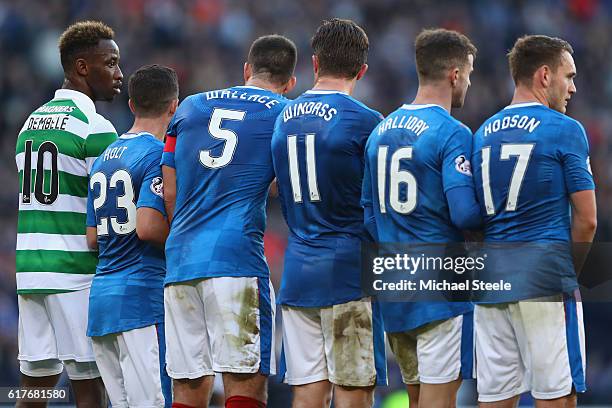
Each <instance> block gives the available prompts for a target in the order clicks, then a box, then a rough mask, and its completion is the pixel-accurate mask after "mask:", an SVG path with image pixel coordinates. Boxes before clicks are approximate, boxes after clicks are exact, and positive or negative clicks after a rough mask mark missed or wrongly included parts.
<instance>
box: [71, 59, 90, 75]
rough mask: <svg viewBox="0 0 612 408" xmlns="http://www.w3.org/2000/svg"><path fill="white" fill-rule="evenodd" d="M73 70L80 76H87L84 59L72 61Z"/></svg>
mask: <svg viewBox="0 0 612 408" xmlns="http://www.w3.org/2000/svg"><path fill="white" fill-rule="evenodd" d="M74 70H75V72H76V73H77V74H79V75H80V76H87V72H88V69H87V61H85V58H77V59H76V60H74Z"/></svg>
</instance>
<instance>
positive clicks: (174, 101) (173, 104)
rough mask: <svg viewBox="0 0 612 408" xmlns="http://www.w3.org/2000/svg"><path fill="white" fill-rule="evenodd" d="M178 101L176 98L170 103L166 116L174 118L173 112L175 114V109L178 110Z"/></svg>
mask: <svg viewBox="0 0 612 408" xmlns="http://www.w3.org/2000/svg"><path fill="white" fill-rule="evenodd" d="M178 104H179V100H178V98H177V99H175V100H173V101H172V102H170V109H169V110H168V114H169V115H170V116H174V112H176V108H178Z"/></svg>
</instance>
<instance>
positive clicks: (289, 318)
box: [281, 298, 386, 387]
mask: <svg viewBox="0 0 612 408" xmlns="http://www.w3.org/2000/svg"><path fill="white" fill-rule="evenodd" d="M373 306H374V307H376V304H375V303H372V302H371V301H370V299H369V298H364V299H361V300H355V301H351V302H347V303H342V304H338V305H333V306H328V307H321V308H318V307H317V308H310V307H291V306H286V305H283V307H282V317H283V354H282V356H281V374H283V372H284V371H285V369H286V372H284V374H285V378H284V381H285V382H286V383H288V384H290V385H303V384H310V383H313V382H317V381H322V380H329V381H330V382H331V383H333V384H336V385H341V386H347V387H367V386H372V385H376V384H377V385H384V384H386V361H385V354H384V353H385V350H384V332H383V327H382V321H381V319H378V318H377V316H376V315H377V314H376V313H375V314H374V316H373V313H372V308H373Z"/></svg>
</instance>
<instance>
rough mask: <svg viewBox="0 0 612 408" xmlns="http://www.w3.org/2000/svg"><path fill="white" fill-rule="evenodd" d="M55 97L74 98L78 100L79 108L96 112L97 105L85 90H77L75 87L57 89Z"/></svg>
mask: <svg viewBox="0 0 612 408" xmlns="http://www.w3.org/2000/svg"><path fill="white" fill-rule="evenodd" d="M53 99H72V100H73V101H75V102H76V104H77V106H78V107H79V109H81V110H83V111H86V112H88V113H96V105H95V104H94V103H93V101H92V100H91V99H90V98H89V96H87V95H85V94H84V93H83V92H79V91H75V90H74V89H58V90H57V91H55V97H54V98H53Z"/></svg>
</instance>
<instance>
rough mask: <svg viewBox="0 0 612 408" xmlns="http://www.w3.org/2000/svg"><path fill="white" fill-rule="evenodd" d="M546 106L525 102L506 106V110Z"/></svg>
mask: <svg viewBox="0 0 612 408" xmlns="http://www.w3.org/2000/svg"><path fill="white" fill-rule="evenodd" d="M538 105H539V106H544V105H542V104H541V103H540V102H525V103H515V104H512V105H508V106H506V107H505V108H504V109H514V108H526V107H528V106H538Z"/></svg>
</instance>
